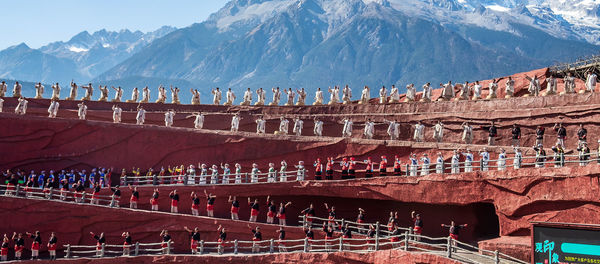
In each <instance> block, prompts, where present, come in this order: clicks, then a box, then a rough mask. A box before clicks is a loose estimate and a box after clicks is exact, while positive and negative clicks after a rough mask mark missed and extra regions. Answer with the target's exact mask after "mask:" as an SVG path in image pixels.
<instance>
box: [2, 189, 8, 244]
mask: <svg viewBox="0 0 600 264" xmlns="http://www.w3.org/2000/svg"><path fill="white" fill-rule="evenodd" d="M7 190H8V188H7ZM0 255H1V256H8V248H2V249H1V250H0Z"/></svg>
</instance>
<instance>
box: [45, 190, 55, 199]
mask: <svg viewBox="0 0 600 264" xmlns="http://www.w3.org/2000/svg"><path fill="white" fill-rule="evenodd" d="M53 191H54V188H50V191H49V192H48V197H46V199H48V200H52V192H53Z"/></svg>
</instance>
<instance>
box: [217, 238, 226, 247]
mask: <svg viewBox="0 0 600 264" xmlns="http://www.w3.org/2000/svg"><path fill="white" fill-rule="evenodd" d="M217 243H219V245H221V246H222V245H223V243H225V241H223V239H220V238H219V239H217Z"/></svg>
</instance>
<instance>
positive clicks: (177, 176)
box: [3, 123, 600, 194]
mask: <svg viewBox="0 0 600 264" xmlns="http://www.w3.org/2000/svg"><path fill="white" fill-rule="evenodd" d="M491 128H494V126H493V123H492V125H491V126H490V130H492V129H491ZM554 129H555V130H556V131H557V141H556V144H555V145H553V146H552V147H551V148H550V150H552V152H553V153H547V152H546V150H545V148H544V146H543V145H542V142H543V136H544V128H543V127H538V130H537V133H536V134H537V140H536V144H535V145H534V146H533V147H532V148H527V149H525V153H523V151H522V148H521V147H519V139H520V129H519V127H518V126H516V125H515V126H514V127H513V141H512V143H513V147H512V148H513V151H514V154H513V156H512V157H509V156H508V153H507V152H506V150H505V149H504V148H500V149H499V153H498V154H497V159H496V160H492V159H491V153H490V152H488V150H487V148H485V147H484V148H483V149H482V150H481V151H478V152H472V151H471V150H470V149H468V148H467V149H464V150H463V149H457V150H454V151H453V154H452V156H451V158H450V162H449V164H448V163H447V162H446V160H445V157H444V156H443V154H442V153H441V152H438V154H437V157H436V158H435V160H432V159H431V158H430V157H429V155H428V154H427V153H423V154H422V156H420V157H418V156H417V155H416V154H414V153H411V154H410V155H409V157H408V160H402V159H400V157H399V156H395V157H394V160H393V161H388V159H387V156H385V155H383V156H381V157H380V159H379V161H375V160H374V159H372V158H371V157H367V159H366V160H357V159H355V158H354V157H344V158H341V159H338V160H336V159H334V158H333V157H328V158H326V160H321V159H320V158H317V159H316V160H315V161H314V163H313V167H314V171H313V172H314V174H313V175H314V179H315V180H323V179H325V180H333V179H334V174H338V173H337V172H338V171H339V172H341V173H339V175H340V178H341V179H343V180H344V179H354V178H356V177H357V171H358V170H360V171H361V172H364V177H365V178H370V177H373V176H380V177H382V176H388V174H392V175H394V176H401V175H409V176H418V175H421V176H424V175H428V174H431V173H448V169H450V172H449V173H452V174H456V173H460V172H461V171H462V172H471V171H473V170H474V168H479V170H482V171H487V170H489V169H490V168H496V169H497V170H505V169H507V167H508V165H507V161H508V160H512V167H513V168H514V169H519V168H521V166H523V156H524V155H528V152H529V151H531V152H533V153H534V154H535V161H534V165H535V167H538V168H542V167H545V166H546V164H547V163H550V162H552V163H553V164H554V166H555V167H562V166H564V165H565V162H566V160H565V154H568V152H567V151H566V150H565V146H564V139H565V138H566V129H565V128H564V127H563V126H562V125H561V124H556V125H555V127H554ZM515 131H516V132H515ZM491 136H492V135H490V137H491ZM577 137H578V139H579V141H578V143H577V144H578V146H577V148H576V150H577V152H578V159H579V165H580V166H585V165H587V164H588V163H590V162H591V160H592V153H591V151H590V148H589V147H588V144H587V130H586V129H585V128H584V127H583V125H581V127H580V129H579V131H578V132H577ZM598 153H600V149H599V150H598ZM476 156H479V159H478V160H477V159H476V158H475V157H476ZM597 159H598V160H599V161H600V156H598V157H597ZM493 162H495V166H492V163H493ZM280 164H281V166H280V167H279V168H276V167H275V164H274V163H269V165H268V166H269V168H268V171H267V172H266V173H262V172H261V170H260V169H259V168H258V165H257V164H256V163H254V164H252V169H251V170H250V171H249V172H243V170H242V166H241V165H240V164H239V163H236V164H235V165H234V170H232V169H231V168H230V166H229V164H221V165H220V166H217V165H212V166H211V167H208V166H207V165H206V164H199V166H198V168H196V167H195V166H194V165H190V166H188V167H187V168H186V167H185V166H184V165H181V166H176V167H173V168H172V167H170V166H169V167H167V168H166V169H165V168H164V167H163V168H161V169H160V170H159V171H158V172H155V171H154V170H153V169H152V168H150V169H148V171H147V172H146V173H145V174H143V175H142V172H141V170H140V169H139V168H137V169H136V168H132V170H131V172H129V173H128V172H127V171H126V170H125V169H122V170H121V174H120V177H119V178H120V180H119V182H112V174H113V170H112V169H110V168H94V169H92V170H91V171H90V172H89V173H88V172H87V171H86V170H81V171H79V170H70V171H65V170H61V171H53V170H50V171H49V173H46V171H41V172H40V173H39V174H37V173H36V172H35V171H31V172H30V173H29V174H27V173H26V172H25V171H22V170H17V171H15V172H14V173H13V172H12V171H10V170H7V171H6V172H4V173H3V177H4V178H5V179H6V183H7V189H8V190H14V188H15V187H16V186H17V185H23V187H25V189H26V191H28V190H29V191H31V188H33V187H37V188H43V189H44V192H47V191H49V190H50V189H60V190H61V192H68V191H69V190H73V191H75V192H77V193H83V192H85V191H86V189H88V188H89V189H92V190H93V193H94V194H97V193H99V192H100V189H101V188H106V187H109V186H110V187H111V190H112V191H113V193H115V192H120V190H119V188H118V186H119V185H121V186H127V185H143V184H153V185H159V184H187V185H207V184H212V185H214V184H241V183H258V182H265V181H264V180H263V179H266V182H268V183H274V182H286V181H288V180H296V181H304V180H306V179H308V178H307V174H310V173H307V171H309V170H308V168H306V167H305V165H304V161H299V162H298V164H297V165H294V167H293V168H294V170H295V171H289V169H288V164H287V162H286V161H285V160H284V161H281V163H280ZM390 170H391V171H390ZM261 175H264V176H265V177H261ZM294 176H295V178H294ZM336 178H337V177H336Z"/></svg>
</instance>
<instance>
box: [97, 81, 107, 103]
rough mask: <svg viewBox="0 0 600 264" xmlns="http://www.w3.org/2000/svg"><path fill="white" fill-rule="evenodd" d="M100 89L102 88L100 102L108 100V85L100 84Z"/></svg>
mask: <svg viewBox="0 0 600 264" xmlns="http://www.w3.org/2000/svg"><path fill="white" fill-rule="evenodd" d="M98 90H100V98H98V102H106V101H108V87H107V86H106V85H105V86H102V85H100V86H98Z"/></svg>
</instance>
